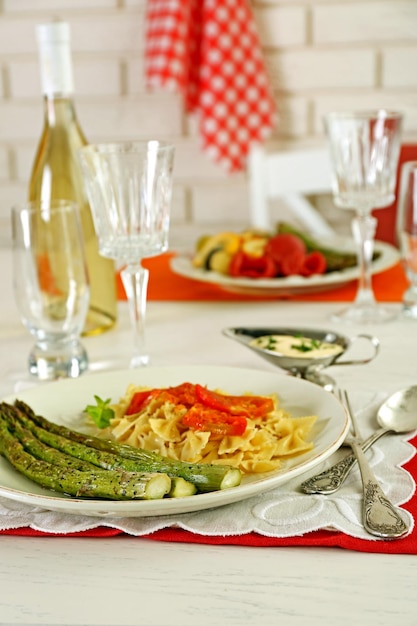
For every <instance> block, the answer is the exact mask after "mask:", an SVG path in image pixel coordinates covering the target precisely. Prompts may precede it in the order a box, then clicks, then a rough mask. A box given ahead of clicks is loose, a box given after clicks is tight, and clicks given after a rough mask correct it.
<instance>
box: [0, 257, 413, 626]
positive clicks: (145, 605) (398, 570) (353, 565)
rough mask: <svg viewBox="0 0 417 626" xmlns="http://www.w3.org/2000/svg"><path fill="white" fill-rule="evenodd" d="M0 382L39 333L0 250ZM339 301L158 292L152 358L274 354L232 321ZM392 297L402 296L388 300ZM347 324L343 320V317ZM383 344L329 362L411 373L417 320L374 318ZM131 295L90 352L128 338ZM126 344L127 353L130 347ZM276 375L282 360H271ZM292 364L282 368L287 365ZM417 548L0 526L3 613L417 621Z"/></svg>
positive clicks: (316, 312)
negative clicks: (184, 297) (259, 349)
mask: <svg viewBox="0 0 417 626" xmlns="http://www.w3.org/2000/svg"><path fill="white" fill-rule="evenodd" d="M0 267H1V268H2V269H1V277H0V286H1V294H2V298H1V301H2V304H1V307H0V396H4V395H6V394H7V393H10V392H12V391H13V385H14V382H15V381H16V380H18V378H19V374H18V373H19V371H23V370H24V367H25V363H26V358H27V354H28V351H29V349H30V346H31V338H30V337H29V336H28V335H27V334H26V331H25V330H24V329H23V327H22V326H21V323H20V321H19V319H18V316H17V312H16V309H15V305H14V301H13V295H12V290H11V264H10V253H9V251H8V250H5V249H3V250H0ZM338 306H340V303H312V304H306V303H301V302H299V303H297V302H291V301H287V302H279V301H275V302H267V303H265V302H262V303H259V302H257V303H253V302H252V303H227V302H223V303H158V302H150V303H149V309H148V339H149V348H150V352H151V358H152V363H153V364H154V365H174V364H184V365H185V364H208V365H216V364H221V365H228V366H240V367H251V368H252V367H255V368H260V369H264V370H265V371H271V369H272V366H271V365H269V364H268V363H266V362H264V361H262V360H260V359H258V358H257V357H256V355H254V354H252V353H251V352H250V351H248V350H245V349H244V348H243V347H242V346H240V345H238V344H235V343H233V342H231V341H230V340H228V339H226V338H225V337H223V336H222V335H221V329H222V328H224V327H227V326H235V325H249V324H253V325H262V324H268V325H274V324H275V325H296V324H303V325H311V326H316V327H329V328H335V329H336V327H335V326H334V325H332V324H330V323H329V322H328V315H329V313H330V312H331V311H333V310H334V309H335V308H336V307H338ZM390 306H393V307H394V308H395V309H398V308H399V305H390ZM338 330H340V329H338ZM364 330H366V331H367V332H371V333H375V334H377V336H378V337H379V338H380V340H381V352H380V355H379V356H378V357H377V359H375V361H374V362H372V363H371V364H369V365H366V366H360V367H340V368H334V369H332V370H330V372H329V373H331V374H332V375H333V376H334V377H336V378H337V380H338V381H339V382H340V383H341V384H343V385H345V386H346V387H347V388H348V389H358V390H360V389H367V388H372V389H384V390H386V391H387V392H388V391H395V390H396V389H399V388H402V387H404V386H406V385H407V384H415V383H416V378H417V356H416V355H417V322H415V323H413V322H410V321H404V320H396V321H393V322H390V323H388V324H386V325H383V326H378V327H375V328H366V329H364V328H353V327H352V328H349V329H344V331H345V332H347V333H348V334H349V335H353V334H355V333H356V332H358V331H364ZM129 338H130V328H129V324H128V318H127V312H126V310H125V305H124V304H121V305H120V320H119V324H118V327H117V329H116V330H114V331H112V332H111V333H108V334H106V335H103V336H101V337H96V338H91V339H88V340H85V344H86V347H87V349H88V352H89V355H90V359H91V361H92V362H93V363H94V362H96V361H98V360H102V359H105V358H107V357H108V355H109V354H112V353H113V352H114V346H115V345H116V343H117V345H118V348H120V353H123V350H124V348H125V347H127V346H128V344H129ZM126 358H127V355H126ZM277 375H281V373H280V372H279V371H278V370H277ZM282 375H284V374H282ZM416 580H417V558H416V557H415V556H402V555H384V554H365V553H360V552H349V551H346V550H342V549H332V548H295V547H290V548H254V547H236V546H208V545H193V544H179V543H164V542H160V541H153V540H147V539H140V538H130V537H125V536H120V537H114V538H109V539H104V538H85V537H84V538H79V539H78V538H68V537H67V538H66V537H54V538H48V537H36V538H29V537H14V536H0V626H6V625H7V626H11V625H18V624H19V625H32V626H35V625H36V626H39V625H42V626H47V625H48V626H49V625H58V624H59V625H66V626H70V625H71V626H87V625H88V626H90V625H97V626H110V625H111V626H116V625H117V626H138V625H140V626H168V625H169V626H177V625H178V626H191V625H192V626H195V625H196V624H198V625H199V626H213V625H214V624H218V625H219V626H220V625H221V626H232V625H233V626H244V625H246V624H256V625H262V626H268V625H271V626H272V625H276V624H280V623H285V624H290V625H291V626H306V625H308V626H316V625H317V626H318V625H320V626H323V624H337V625H338V626H343V625H349V626H351V625H352V624H358V625H361V624H366V625H367V626H374V625H375V626H384V625H388V624H389V625H393V624H395V625H398V626H400V625H401V626H416V625H417V590H416Z"/></svg>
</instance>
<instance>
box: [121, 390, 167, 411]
mask: <svg viewBox="0 0 417 626" xmlns="http://www.w3.org/2000/svg"><path fill="white" fill-rule="evenodd" d="M160 392H161V390H160V389H146V390H145V391H137V392H136V393H134V394H133V396H132V399H131V401H130V404H129V406H128V407H127V410H126V413H125V415H134V414H135V413H139V412H140V411H142V410H143V409H144V408H145V406H146V405H147V404H149V402H150V401H151V400H152V398H155V397H156V396H157V395H159V393H160Z"/></svg>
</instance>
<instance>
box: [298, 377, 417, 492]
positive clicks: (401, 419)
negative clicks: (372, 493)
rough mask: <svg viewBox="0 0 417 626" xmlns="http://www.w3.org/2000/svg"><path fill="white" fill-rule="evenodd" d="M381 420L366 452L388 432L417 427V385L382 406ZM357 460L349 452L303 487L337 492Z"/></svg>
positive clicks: (305, 489) (378, 418)
mask: <svg viewBox="0 0 417 626" xmlns="http://www.w3.org/2000/svg"><path fill="white" fill-rule="evenodd" d="M377 421H378V424H379V425H380V426H381V428H380V429H379V430H377V431H376V432H375V433H374V434H373V435H371V436H370V437H368V439H366V440H365V441H364V442H363V443H362V446H361V447H362V450H363V451H364V452H366V450H368V449H369V448H370V447H371V446H372V445H373V444H374V443H375V442H376V441H378V439H380V438H381V437H383V436H384V435H387V434H388V433H406V432H411V431H413V430H415V429H417V385H414V386H412V387H408V388H407V389H402V390H401V391H396V392H395V393H394V394H393V395H392V396H390V397H389V398H388V399H387V400H386V401H385V402H384V403H383V404H382V405H381V406H380V408H379V409H378V413H377ZM356 462H357V461H356V457H355V455H354V454H353V453H352V454H349V455H348V456H346V457H344V458H343V459H342V460H341V461H339V462H338V463H335V464H334V465H332V467H330V468H329V469H327V470H325V471H324V472H321V473H320V474H316V475H315V476H312V477H311V478H308V479H307V480H305V481H304V482H303V483H302V484H301V489H302V490H303V491H304V492H305V493H322V494H329V493H334V492H335V491H337V489H339V487H341V486H342V485H343V483H344V482H345V480H346V478H347V477H348V475H349V473H350V471H351V469H352V468H353V466H354V465H355V463H356Z"/></svg>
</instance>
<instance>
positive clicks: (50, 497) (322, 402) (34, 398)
mask: <svg viewBox="0 0 417 626" xmlns="http://www.w3.org/2000/svg"><path fill="white" fill-rule="evenodd" d="M186 381H188V382H193V383H200V384H202V385H207V386H208V387H211V388H216V387H217V388H221V389H224V390H225V391H227V392H228V393H231V394H239V393H244V392H248V391H251V392H253V393H256V394H261V395H262V394H263V395H265V394H270V393H273V392H277V393H278V394H279V397H280V400H281V405H282V406H283V407H284V408H285V409H287V410H289V411H290V412H291V413H292V414H293V415H296V416H301V415H311V414H316V415H317V416H318V418H319V419H318V422H317V424H316V425H315V427H314V433H313V434H312V438H313V440H314V448H313V450H311V451H309V452H306V453H304V454H302V455H300V456H297V457H294V458H293V459H291V460H288V461H286V462H285V463H284V465H283V467H282V468H281V469H280V470H279V471H273V472H269V473H265V474H252V475H246V476H244V477H243V480H242V483H241V485H239V486H238V487H233V488H231V489H226V490H222V491H216V492H212V493H203V494H198V495H195V496H191V497H188V498H178V499H164V500H140V501H138V500H135V501H133V500H128V501H110V500H88V499H81V498H72V497H69V496H65V495H63V494H58V493H53V492H51V491H49V490H47V489H43V488H42V487H40V486H39V485H37V484H35V483H33V482H32V481H30V480H29V479H27V478H25V477H24V476H22V475H21V474H19V473H18V472H17V471H16V470H14V468H13V467H12V466H11V465H10V464H9V463H8V462H7V461H6V459H4V458H2V457H0V496H4V497H5V498H9V499H12V500H17V501H19V502H23V503H25V504H31V505H34V506H40V507H42V508H44V509H49V510H53V511H62V512H65V513H73V514H77V515H93V516H98V517H108V516H110V517H149V516H153V515H171V514H174V513H186V512H191V511H198V510H202V509H208V508H212V507H216V506H220V505H224V504H230V503H232V502H237V501H239V500H243V499H245V498H249V497H250V496H252V495H254V494H257V493H258V492H263V491H266V490H269V489H272V488H274V487H277V486H278V485H281V484H282V483H285V481H287V480H289V479H290V478H293V477H294V476H297V475H298V474H302V473H303V472H306V471H307V470H310V469H311V468H313V467H314V466H315V465H318V464H319V463H321V462H322V461H323V460H324V459H326V458H327V457H328V456H330V455H331V454H332V453H333V452H334V451H335V450H337V449H338V448H339V447H340V445H341V444H342V442H343V440H344V438H345V436H346V433H347V430H348V420H347V417H346V414H345V411H344V409H343V408H342V406H341V404H340V403H339V402H338V400H337V399H336V398H335V397H334V396H333V395H332V394H330V393H328V392H327V391H324V390H323V389H322V388H321V387H319V386H318V385H314V384H312V383H309V382H306V381H304V380H300V379H297V378H291V377H288V378H283V377H282V376H277V375H276V374H273V373H268V372H262V371H258V370H248V369H238V368H231V367H213V366H212V367H204V366H200V367H199V366H192V367H191V366H190V367H149V368H145V369H143V370H119V371H115V372H105V373H99V374H86V375H84V376H83V377H81V378H79V379H76V380H62V381H58V382H53V383H49V384H45V385H42V386H38V387H34V388H31V389H27V390H25V391H23V392H21V393H19V394H18V396H8V397H7V398H4V400H5V401H6V402H9V403H12V402H13V401H14V399H15V398H16V397H19V398H20V399H21V400H24V401H25V402H26V403H27V404H29V405H30V406H31V407H32V408H33V409H34V410H35V411H36V412H37V413H38V414H41V415H43V416H44V417H46V418H47V419H49V420H51V421H54V422H56V423H58V424H65V425H66V426H69V427H72V428H75V429H78V430H81V428H80V424H82V420H83V417H82V411H83V409H84V407H85V406H86V405H87V404H89V403H91V402H92V401H93V395H94V394H95V395H99V396H100V397H102V398H108V397H110V396H111V397H112V399H113V400H114V401H117V400H118V399H119V397H120V396H122V395H123V394H124V392H125V389H126V387H127V385H128V384H129V383H135V384H140V385H149V386H155V387H156V386H157V387H164V386H170V385H177V384H180V383H182V382H186Z"/></svg>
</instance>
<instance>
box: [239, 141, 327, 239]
mask: <svg viewBox="0 0 417 626" xmlns="http://www.w3.org/2000/svg"><path fill="white" fill-rule="evenodd" d="M248 174H249V193H250V220H251V225H252V226H253V227H255V228H260V229H266V230H269V229H271V227H272V226H273V224H272V223H271V222H272V220H271V215H270V213H271V212H270V204H271V200H273V199H278V198H280V199H282V200H283V201H285V204H286V205H287V206H288V207H289V208H290V210H291V212H292V213H294V215H295V216H296V217H297V218H298V220H299V221H300V222H302V224H303V225H304V227H305V228H306V229H307V230H309V232H311V233H312V234H314V235H325V236H329V235H333V234H334V230H333V229H332V228H331V227H330V226H329V224H328V223H327V222H326V221H325V219H324V218H323V217H322V216H321V215H320V213H319V212H318V211H317V209H316V208H315V207H314V206H313V205H312V204H311V202H309V201H308V200H307V198H306V197H305V196H306V195H309V194H318V193H330V192H331V169H330V155H329V152H328V149H327V148H309V149H302V150H301V149H296V150H288V151H284V150H281V151H279V152H277V151H275V152H272V151H270V152H268V151H267V150H266V149H265V148H263V147H262V146H258V145H257V146H254V147H253V148H252V150H251V152H250V155H249V160H248Z"/></svg>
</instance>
